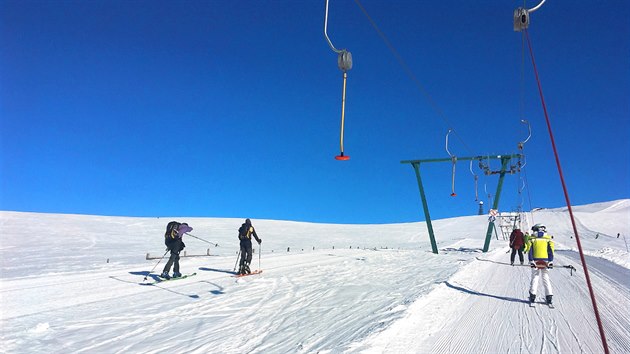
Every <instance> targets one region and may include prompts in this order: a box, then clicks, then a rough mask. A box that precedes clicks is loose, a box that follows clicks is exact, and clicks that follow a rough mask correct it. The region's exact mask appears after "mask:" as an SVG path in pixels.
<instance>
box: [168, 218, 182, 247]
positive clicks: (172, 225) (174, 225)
mask: <svg viewBox="0 0 630 354" xmlns="http://www.w3.org/2000/svg"><path fill="white" fill-rule="evenodd" d="M179 225H181V223H178V222H177V221H171V222H169V223H168V225H166V233H164V241H165V242H166V243H168V242H169V241H172V240H174V239H175V238H176V237H177V229H178V228H179Z"/></svg>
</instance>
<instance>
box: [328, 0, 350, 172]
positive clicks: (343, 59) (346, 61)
mask: <svg viewBox="0 0 630 354" xmlns="http://www.w3.org/2000/svg"><path fill="white" fill-rule="evenodd" d="M328 1H329V0H326V14H325V16H324V37H325V38H326V41H327V42H328V45H329V46H330V48H331V49H332V50H333V52H335V53H337V66H338V67H339V70H341V71H342V72H343V86H342V90H341V132H340V134H339V149H340V151H341V152H340V153H339V155H337V156H335V159H336V160H340V161H345V160H349V159H350V156H346V155H344V151H343V136H344V129H345V111H346V83H347V81H348V71H349V70H350V69H352V54H351V53H350V52H349V51H347V50H346V49H337V48H335V46H334V45H333V43H332V41H331V40H330V37H328Z"/></svg>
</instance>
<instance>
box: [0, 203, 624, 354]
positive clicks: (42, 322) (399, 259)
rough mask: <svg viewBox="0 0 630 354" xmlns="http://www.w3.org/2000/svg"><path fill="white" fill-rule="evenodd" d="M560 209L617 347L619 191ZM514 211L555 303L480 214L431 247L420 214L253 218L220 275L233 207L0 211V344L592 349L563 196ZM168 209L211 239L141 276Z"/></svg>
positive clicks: (158, 252) (96, 348) (442, 230)
mask: <svg viewBox="0 0 630 354" xmlns="http://www.w3.org/2000/svg"><path fill="white" fill-rule="evenodd" d="M574 213H575V216H576V217H577V220H578V225H577V226H578V231H579V233H580V237H581V241H582V246H583V248H584V251H585V253H586V254H587V255H588V257H587V262H588V263H587V264H588V267H589V270H590V276H591V280H592V283H593V286H594V290H595V293H596V296H597V303H598V307H599V311H600V315H601V318H602V321H603V326H604V330H605V333H606V336H607V342H608V347H609V349H610V352H611V353H628V352H630V313H629V312H630V270H629V268H630V256H629V253H628V251H627V247H628V245H627V244H626V242H630V200H618V201H612V202H606V203H598V204H591V205H586V206H576V207H574ZM244 217H247V216H245V215H244ZM527 218H528V220H534V221H535V222H540V223H545V224H546V225H547V229H548V231H549V233H550V234H552V235H554V241H555V243H556V249H557V253H556V260H555V263H556V265H557V267H556V268H555V269H553V270H551V281H552V284H553V288H554V304H555V309H550V308H548V307H547V306H546V305H543V304H542V303H540V304H536V306H535V307H534V308H530V307H529V305H528V302H527V301H526V298H527V291H528V287H529V280H530V269H529V268H528V267H519V266H514V267H512V266H510V265H509V254H507V253H506V252H507V251H508V245H507V241H505V240H503V238H502V237H500V238H499V240H497V239H496V238H495V237H494V236H493V239H492V242H491V244H490V251H489V252H487V253H483V252H482V251H481V249H482V247H483V242H484V239H485V231H486V229H487V226H488V224H487V217H486V216H470V217H459V218H452V219H443V220H435V221H434V224H433V225H434V229H435V234H436V239H437V241H438V248H439V254H437V255H436V254H433V253H432V252H431V246H430V243H429V238H428V234H427V230H426V225H425V223H423V222H418V223H405V224H386V225H334V224H314V223H305V222H289V221H274V220H256V219H254V220H252V221H253V224H254V227H256V231H257V233H258V235H259V236H260V237H261V238H262V240H263V243H262V253H260V258H259V253H258V252H259V251H260V249H259V248H258V246H257V245H255V246H254V247H255V248H256V250H255V253H254V258H253V261H252V267H251V268H252V270H254V269H258V268H262V269H263V270H264V272H263V273H261V274H257V275H255V276H248V277H242V278H234V277H232V275H233V273H232V271H233V269H234V265H235V261H236V254H237V252H238V240H237V237H236V235H237V229H238V227H239V226H240V224H241V223H242V222H243V220H244V219H216V218H186V217H161V218H130V217H105V216H83V215H60V214H39V213H21V212H8V211H3V212H0V222H1V223H0V228H1V229H0V231H1V232H0V234H1V235H0V237H1V238H0V240H1V242H0V259H1V262H2V263H1V268H0V270H1V274H0V296H1V303H2V307H1V310H2V311H1V321H0V328H1V331H2V335H1V340H2V346H1V347H0V352H3V353H602V352H603V348H602V341H601V339H600V335H599V332H598V328H597V323H596V320H595V315H594V312H593V308H592V304H591V300H590V297H589V293H588V289H587V285H586V282H585V279H584V272H583V270H582V266H581V263H580V260H579V256H578V254H577V253H576V250H577V245H576V243H575V239H572V238H571V236H572V234H573V232H572V228H571V224H570V221H569V217H568V213H567V211H566V209H565V208H560V209H541V210H537V211H535V212H533V213H531V214H530V213H528V215H527ZM171 220H177V221H180V222H187V223H188V224H190V225H191V226H192V227H193V228H194V230H193V231H192V232H191V234H193V235H195V236H198V237H200V238H203V239H205V240H209V241H212V242H215V243H218V244H219V246H218V247H213V246H211V245H209V244H206V243H204V242H202V241H200V240H197V239H194V238H191V237H187V236H185V237H184V241H185V242H186V245H187V247H186V251H187V254H207V252H208V248H209V253H210V254H211V256H204V257H185V258H182V259H181V271H182V273H184V274H188V273H193V272H196V273H197V274H196V275H195V276H194V277H189V278H187V279H181V280H178V281H168V282H162V283H157V284H154V285H150V286H142V285H140V284H141V283H143V278H144V277H145V276H147V275H148V281H153V280H155V277H156V276H157V274H159V272H161V269H162V267H163V265H164V262H165V261H166V259H164V260H162V262H161V263H159V264H158V265H157V267H156V268H155V270H154V272H153V273H152V274H148V272H149V271H150V270H151V269H153V268H154V266H155V265H156V264H157V262H158V260H156V259H152V260H146V259H145V257H146V254H147V253H150V255H151V256H152V257H153V256H157V257H158V258H159V257H160V256H162V254H163V253H164V247H163V243H162V242H163V234H164V228H165V226H166V224H167V223H168V222H169V221H171ZM617 233H620V234H621V236H620V237H619V238H617ZM597 234H599V236H597ZM596 237H597V238H596ZM259 260H260V263H259ZM560 265H573V266H575V267H576V268H577V272H573V274H572V275H571V272H570V271H569V269H566V268H559V267H558V266H560ZM541 300H542V299H541V298H539V301H541Z"/></svg>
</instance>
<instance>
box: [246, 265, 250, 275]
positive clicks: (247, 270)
mask: <svg viewBox="0 0 630 354" xmlns="http://www.w3.org/2000/svg"><path fill="white" fill-rule="evenodd" d="M245 273H247V274H252V271H251V270H250V269H249V265H245Z"/></svg>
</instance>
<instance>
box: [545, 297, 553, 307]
mask: <svg viewBox="0 0 630 354" xmlns="http://www.w3.org/2000/svg"><path fill="white" fill-rule="evenodd" d="M545 300H546V301H547V305H553V304H552V300H553V295H547V297H546V298H545Z"/></svg>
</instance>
